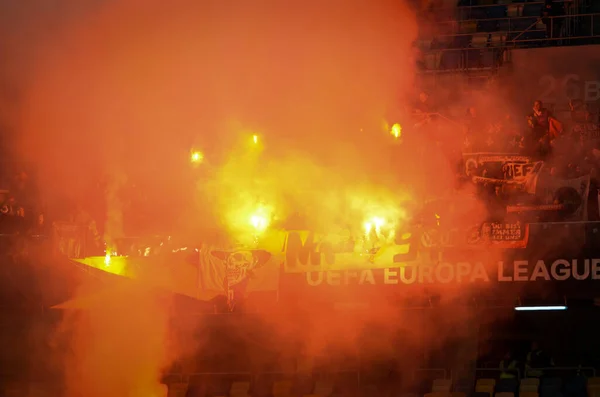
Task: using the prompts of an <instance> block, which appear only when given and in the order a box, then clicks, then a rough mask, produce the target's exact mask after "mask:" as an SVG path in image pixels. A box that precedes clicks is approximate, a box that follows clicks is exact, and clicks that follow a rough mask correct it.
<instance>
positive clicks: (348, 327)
mask: <svg viewBox="0 0 600 397" xmlns="http://www.w3.org/2000/svg"><path fill="white" fill-rule="evenodd" d="M70 22H71V23H67V24H65V27H64V28H63V29H61V31H60V34H57V35H56V36H53V37H50V38H47V39H46V40H45V41H44V47H43V50H41V51H39V52H36V53H35V54H34V55H35V56H34V57H33V58H34V59H35V61H36V62H35V65H36V67H35V68H34V67H32V68H33V71H32V72H29V73H28V74H27V75H26V76H24V77H23V84H22V86H23V102H22V106H20V108H19V110H20V112H18V115H19V118H18V120H17V121H15V125H17V126H18V127H17V128H18V131H19V134H20V140H19V145H18V148H19V151H20V152H21V153H22V154H23V156H24V157H26V158H28V159H32V160H35V161H38V162H40V163H41V164H43V169H42V172H41V180H42V183H43V185H44V187H45V190H46V191H48V192H49V194H51V195H56V196H58V195H59V194H60V192H62V191H65V190H67V191H81V192H86V193H88V195H86V196H87V197H91V198H90V203H89V204H95V203H92V202H95V201H99V202H101V201H103V200H104V199H105V198H106V199H107V205H108V209H107V211H108V212H107V222H106V231H105V232H106V233H105V234H106V237H107V239H109V242H110V239H115V238H118V237H119V236H121V235H122V231H123V228H125V225H123V224H122V222H123V218H122V201H120V200H119V190H120V188H121V187H122V186H123V183H124V180H123V179H121V178H122V177H123V176H124V175H126V176H127V181H128V183H130V182H131V183H133V182H134V181H135V183H136V185H138V186H140V187H141V188H140V189H143V191H144V195H145V200H146V202H147V205H148V208H150V211H149V212H147V214H149V215H148V216H146V217H145V221H146V222H147V223H157V224H162V225H168V227H167V226H165V227H164V228H163V230H167V229H169V230H170V231H173V232H175V233H174V234H176V233H177V232H182V231H185V232H189V233H190V235H191V236H192V237H193V238H194V239H196V241H198V240H200V241H202V242H205V241H214V240H216V239H217V238H216V236H217V235H221V234H224V235H227V236H228V237H229V238H228V240H229V241H230V242H231V241H232V240H233V241H238V240H244V238H241V237H240V235H241V234H249V236H250V238H249V239H247V240H248V241H250V242H254V240H255V237H256V234H260V232H261V230H262V229H263V228H265V227H266V226H267V225H271V226H272V227H275V226H276V225H278V224H279V225H281V224H282V223H283V222H285V220H286V219H288V218H290V217H291V216H292V215H294V213H295V212H301V213H302V216H303V217H304V218H306V220H307V221H308V223H309V224H310V225H311V227H314V228H315V229H319V230H323V231H332V230H331V229H336V231H337V229H339V228H341V227H344V228H345V227H349V228H350V229H353V232H355V233H358V234H363V233H364V230H363V229H364V224H365V222H370V221H372V220H373V219H374V218H376V219H379V218H382V219H383V218H385V220H386V222H387V221H388V218H389V219H390V220H393V219H395V220H397V221H398V222H400V221H403V220H404V219H405V218H410V217H411V216H412V215H413V214H412V213H411V212H410V208H412V207H411V206H415V203H422V201H423V200H424V199H425V198H426V197H428V196H431V195H435V194H438V193H440V192H445V191H447V190H449V189H451V188H452V186H453V181H454V179H453V177H454V170H453V169H452V168H451V166H450V164H449V161H448V160H447V159H446V158H444V156H443V155H441V153H440V150H439V149H437V148H436V147H435V145H434V144H431V143H428V146H427V147H426V149H424V150H414V146H409V142H410V140H411V139H413V140H414V139H416V138H415V136H416V135H418V134H419V132H418V131H415V130H414V129H412V128H411V126H410V123H405V122H404V120H402V116H401V114H402V111H401V110H399V109H401V108H402V107H403V105H405V104H406V103H404V98H405V97H408V96H409V93H413V92H414V90H413V83H414V81H413V80H414V69H413V65H412V49H411V44H412V41H413V40H414V39H415V37H416V22H415V18H414V15H413V14H412V12H411V11H410V10H409V8H408V7H407V6H406V5H405V4H403V2H401V1H396V0H381V1H375V0H371V1H369V0H358V1H353V2H350V3H349V2H306V1H289V2H274V1H258V2H256V1H249V0H248V1H241V2H235V4H233V3H231V4H224V3H223V2H221V1H202V2H197V1H180V2H177V3H176V4H171V3H167V2H164V1H158V0H148V1H143V2H142V1H136V0H130V1H121V2H108V3H106V5H105V6H104V7H102V8H101V9H100V10H98V11H97V12H95V13H90V14H86V15H83V16H80V18H79V19H74V20H72V21H70ZM396 123H399V124H400V125H402V128H401V129H399V128H398V127H394V129H392V131H390V129H386V128H382V125H384V124H391V125H392V126H394V125H395V124H396ZM446 132H447V134H446V139H445V140H444V142H449V143H452V142H453V140H454V139H453V137H454V136H455V135H454V132H455V131H454V129H453V128H448V129H447V131H446ZM392 134H393V135H392ZM254 136H257V139H256V142H255V139H254ZM396 138H397V139H396ZM400 138H401V139H400ZM423 139H424V138H423ZM400 141H402V142H400ZM405 144H406V145H408V146H405ZM190 151H192V152H190ZM196 152H197V153H201V154H202V156H201V158H202V161H197V160H199V158H200V156H199V155H198V156H194V154H193V153H196ZM190 163H192V164H190ZM115 170H117V171H118V172H116V173H115ZM103 175H110V177H111V178H109V181H110V182H109V185H108V186H109V188H108V190H107V192H96V193H97V194H91V193H93V192H95V190H94V186H95V185H96V184H97V181H98V180H99V178H100V177H102V176H103ZM104 193H106V197H105V195H104ZM409 202H412V203H409ZM409 207H410V208H409ZM142 210H146V211H147V208H145V209H142V208H139V207H134V208H132V211H133V212H136V211H139V212H140V213H143V212H142ZM472 210H473V209H472V208H464V212H465V213H466V214H467V216H465V217H464V218H463V219H462V220H457V221H456V222H457V224H460V223H461V222H464V223H465V224H467V223H468V224H469V225H470V224H471V223H472V222H475V221H477V220H478V219H477V218H478V214H477V211H472ZM257 211H258V213H257ZM174 219H175V220H177V221H178V223H175V222H173V220H174ZM376 223H377V224H380V226H382V227H383V224H382V223H381V222H376ZM375 226H377V225H375ZM198 230H200V231H201V232H198ZM244 237H245V236H244ZM356 292H357V291H350V292H349V293H346V294H345V293H341V292H340V293H339V295H340V296H337V294H338V292H333V293H331V296H329V298H331V299H336V298H345V299H348V298H350V299H352V298H353V296H352V294H353V293H356ZM463 292H464V291H458V290H451V289H450V288H448V291H446V290H445V289H440V293H443V294H445V297H446V300H447V301H448V302H452V301H453V300H454V299H455V298H456V297H457V296H459V295H460V294H461V293H463ZM107 294H108V295H109V296H108V297H106V298H105V300H104V302H103V303H102V304H100V307H97V308H95V309H93V310H91V311H89V312H87V313H84V314H83V315H82V316H81V317H76V318H74V319H73V320H72V321H71V322H69V325H70V326H72V327H74V329H75V331H74V332H75V333H76V335H77V337H76V338H74V341H73V346H74V347H73V348H74V353H75V354H74V355H73V357H72V359H71V360H70V361H68V363H69V365H68V368H77V369H78V372H77V373H75V372H74V373H72V374H70V376H69V378H68V386H69V388H70V390H72V391H73V394H72V395H78V394H77V393H79V395H82V394H85V395H90V396H92V397H93V396H94V394H92V393H97V394H96V395H98V396H101V395H103V396H104V395H127V393H129V392H130V391H131V390H133V388H134V387H139V388H140V389H141V390H148V392H149V393H151V392H152V391H153V390H150V389H152V388H154V387H155V386H156V380H157V374H158V372H159V371H160V370H161V369H162V367H163V366H164V365H165V364H166V363H167V362H168V360H167V357H168V355H167V354H166V353H165V352H164V351H163V350H162V348H163V347H164V345H166V344H165V343H164V340H165V338H166V331H165V329H166V318H167V315H168V311H169V306H168V305H164V304H162V303H161V302H158V303H157V302H155V301H154V300H153V299H151V298H150V297H151V296H153V295H152V294H151V293H150V292H148V291H145V292H143V293H139V292H138V293H133V296H130V295H127V294H122V293H118V294H117V293H116V292H115V293H114V294H112V293H110V292H107ZM310 314H311V316H312V319H313V320H312V323H311V324H310V325H309V326H307V328H306V329H303V328H301V327H299V325H298V323H300V321H298V320H297V319H289V318H286V317H285V315H280V316H279V317H268V316H265V318H262V320H264V321H265V322H267V323H271V324H274V325H275V327H274V330H275V331H281V333H282V334H283V333H284V331H286V330H289V331H290V333H291V334H292V338H291V339H294V338H296V339H301V338H302V337H303V336H305V335H306V334H308V336H307V338H306V340H307V346H306V351H307V352H308V354H313V355H314V354H317V353H319V352H320V351H321V350H323V349H325V346H326V345H328V344H329V343H333V344H335V345H336V346H337V347H338V348H339V349H341V350H350V349H355V348H356V344H357V340H358V338H359V336H360V335H361V334H362V333H363V332H364V331H365V323H373V324H376V325H380V326H381V327H383V330H382V331H381V332H382V334H386V335H388V334H391V333H392V332H393V331H395V330H397V328H400V329H401V330H402V331H403V332H404V333H405V335H406V339H407V340H408V341H409V343H411V344H414V345H415V346H419V347H426V348H430V347H431V348H433V347H436V346H439V345H440V344H441V343H442V341H443V340H444V337H440V336H439V335H438V332H437V330H438V329H439V327H438V326H437V325H439V324H446V325H447V324H448V323H452V322H460V321H461V320H463V319H465V318H467V317H468V316H467V314H465V313H464V311H461V310H457V311H455V312H454V317H453V318H448V317H444V314H443V313H442V314H441V317H442V318H441V319H438V318H427V319H422V320H421V322H419V321H418V320H416V319H413V318H412V316H411V315H405V314H404V313H402V314H399V313H398V312H397V310H396V307H394V306H393V305H385V304H381V305H378V306H376V307H373V308H372V309H371V310H370V312H369V313H368V314H367V315H365V316H364V317H360V319H359V317H357V319H356V320H355V319H352V318H351V319H349V320H348V322H339V323H332V322H331V321H329V319H328V318H327V316H326V315H324V314H323V313H319V312H318V311H316V310H315V312H311V313H310ZM307 316H308V315H307ZM311 316H309V317H311ZM347 317H352V316H347ZM432 317H433V316H432ZM322 324H329V325H328V326H327V327H323V326H322ZM398 324H400V325H398ZM319 325H321V326H320V327H319ZM444 329H446V328H444ZM271 331H273V329H271ZM288 336H289V335H288ZM382 339H383V338H382ZM281 349H282V350H286V351H287V352H288V353H290V354H292V353H293V352H294V349H293V347H292V344H291V343H290V344H283V345H282V346H281ZM383 350H385V349H383V346H381V345H378V346H374V347H373V350H372V351H373V352H374V353H373V354H372V355H373V356H377V355H378V354H379V353H380V352H382V351H383ZM410 357H412V356H410ZM139 363H143V365H142V366H136V365H137V364H139ZM413 364H415V362H414V361H413V360H412V359H411V361H410V363H406V365H407V366H408V365H413ZM107 371H108V372H107ZM67 372H68V371H67ZM132 372H133V374H132ZM76 374H78V375H80V376H79V377H77V376H75V375H76ZM89 390H92V391H91V392H90V391H89Z"/></svg>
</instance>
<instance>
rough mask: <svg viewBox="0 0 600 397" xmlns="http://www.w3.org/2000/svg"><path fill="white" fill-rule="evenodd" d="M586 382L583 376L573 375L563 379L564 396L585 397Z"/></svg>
mask: <svg viewBox="0 0 600 397" xmlns="http://www.w3.org/2000/svg"><path fill="white" fill-rule="evenodd" d="M586 388H587V382H586V379H585V377H583V376H574V377H572V378H569V379H567V380H566V381H565V387H564V395H565V396H566V397H585V395H586V394H587V390H586Z"/></svg>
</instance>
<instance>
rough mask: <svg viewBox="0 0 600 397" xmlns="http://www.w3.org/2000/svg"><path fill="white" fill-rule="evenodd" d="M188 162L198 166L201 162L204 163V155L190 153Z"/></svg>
mask: <svg viewBox="0 0 600 397" xmlns="http://www.w3.org/2000/svg"><path fill="white" fill-rule="evenodd" d="M190 161H191V162H192V163H193V164H200V163H202V161H204V154H202V152H198V151H196V152H192V155H191V156H190Z"/></svg>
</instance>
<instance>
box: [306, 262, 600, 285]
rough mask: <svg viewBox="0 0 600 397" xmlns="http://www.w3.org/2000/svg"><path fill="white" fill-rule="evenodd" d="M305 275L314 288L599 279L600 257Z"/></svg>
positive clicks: (418, 265) (409, 266)
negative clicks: (326, 286) (322, 286)
mask: <svg viewBox="0 0 600 397" xmlns="http://www.w3.org/2000/svg"><path fill="white" fill-rule="evenodd" d="M305 278H306V284H307V285H309V286H312V287H317V286H321V285H328V286H351V285H411V284H434V283H436V284H450V283H490V282H496V283H515V282H520V283H527V282H540V281H568V280H577V281H583V280H600V259H570V260H569V259H557V260H550V261H549V260H544V259H538V260H514V261H497V262H494V263H485V262H438V263H417V262H414V263H410V264H400V265H397V266H394V267H388V268H384V269H368V268H367V269H362V270H354V269H347V270H330V271H312V272H307V273H306V275H305Z"/></svg>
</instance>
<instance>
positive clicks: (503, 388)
mask: <svg viewBox="0 0 600 397" xmlns="http://www.w3.org/2000/svg"><path fill="white" fill-rule="evenodd" d="M517 390H519V381H518V380H517V379H500V380H498V383H496V393H514V394H515V395H516V394H517Z"/></svg>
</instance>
